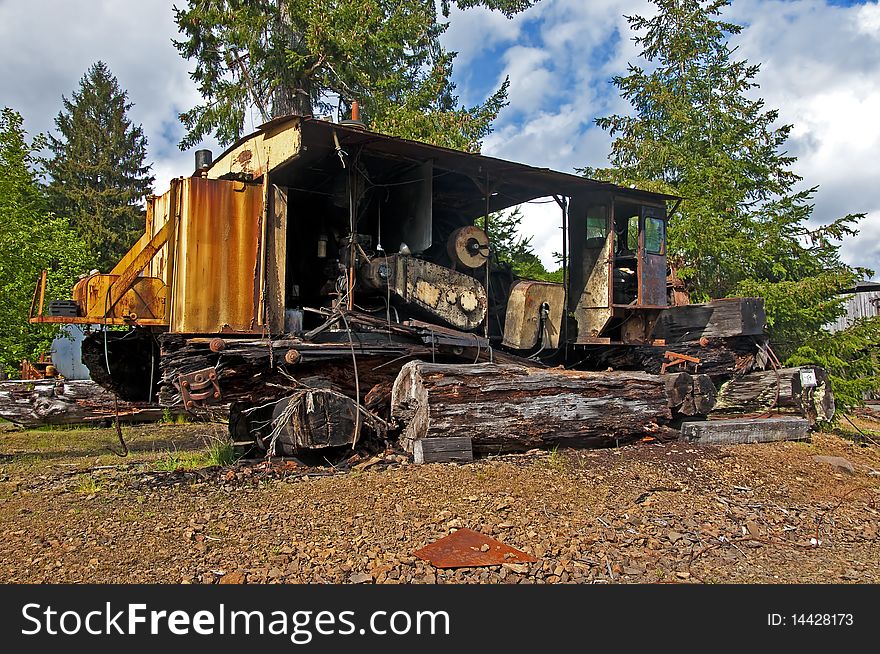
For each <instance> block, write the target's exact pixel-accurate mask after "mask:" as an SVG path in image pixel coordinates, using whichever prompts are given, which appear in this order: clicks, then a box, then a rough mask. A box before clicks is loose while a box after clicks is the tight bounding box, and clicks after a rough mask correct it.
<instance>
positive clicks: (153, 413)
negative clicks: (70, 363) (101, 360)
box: [0, 379, 164, 428]
mask: <svg viewBox="0 0 880 654" xmlns="http://www.w3.org/2000/svg"><path fill="white" fill-rule="evenodd" d="M163 415H164V410H163V409H162V408H160V407H157V406H155V405H149V404H146V403H133V402H124V401H122V400H120V401H119V419H120V420H121V421H123V422H151V421H156V420H161V419H162V417H163ZM115 416H116V397H115V395H114V394H113V393H112V392H110V391H108V390H106V389H105V388H103V387H101V386H99V385H98V384H97V383H95V382H93V381H89V380H62V379H58V380H56V379H40V380H31V381H4V382H0V418H3V419H5V420H8V421H10V422H12V423H15V424H16V425H20V426H22V427H27V428H34V427H42V426H45V425H75V424H86V423H94V422H99V421H106V420H114V419H115Z"/></svg>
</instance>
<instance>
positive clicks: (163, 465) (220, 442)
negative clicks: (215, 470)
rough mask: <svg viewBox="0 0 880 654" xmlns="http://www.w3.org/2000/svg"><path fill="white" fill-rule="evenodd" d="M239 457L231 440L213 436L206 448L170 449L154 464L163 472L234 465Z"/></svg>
mask: <svg viewBox="0 0 880 654" xmlns="http://www.w3.org/2000/svg"><path fill="white" fill-rule="evenodd" d="M237 459H238V457H237V456H236V454H235V448H234V447H233V446H232V443H231V442H230V441H228V440H226V439H220V438H213V439H211V440H210V442H209V443H208V446H207V448H206V449H204V450H197V451H195V452H179V451H177V450H173V451H168V452H166V453H165V454H164V455H163V456H162V457H160V458H159V459H158V460H157V461H156V462H155V463H154V466H155V468H156V470H161V471H163V472H174V471H175V470H198V469H199V468H209V467H211V466H228V465H232V464H233V463H235V462H236V460H237Z"/></svg>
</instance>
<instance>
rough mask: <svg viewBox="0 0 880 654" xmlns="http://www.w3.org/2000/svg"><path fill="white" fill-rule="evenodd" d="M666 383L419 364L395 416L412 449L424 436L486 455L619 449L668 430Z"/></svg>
mask: <svg viewBox="0 0 880 654" xmlns="http://www.w3.org/2000/svg"><path fill="white" fill-rule="evenodd" d="M665 383H666V381H665V379H663V378H662V377H659V376H655V375H648V374H645V373H640V372H629V373H627V372H617V373H590V372H578V371H572V370H562V369H549V370H546V369H536V368H527V367H524V366H517V365H497V364H471V365H443V364H432V363H424V362H421V361H413V362H410V363H408V364H407V365H406V366H404V367H403V369H402V370H401V372H400V375H398V377H397V380H396V381H395V383H394V388H393V391H392V399H391V412H392V416H393V417H395V418H397V419H398V420H399V421H401V422H402V424H403V431H402V433H401V445H402V446H403V447H404V449H406V450H407V451H410V452H411V451H412V450H413V447H414V443H415V442H416V441H417V440H419V439H422V438H435V437H465V436H469V437H471V438H472V440H473V447H474V451H475V452H486V453H498V452H513V451H523V450H528V449H531V448H535V447H553V446H556V445H562V446H574V447H601V446H613V445H615V444H618V443H624V442H628V441H633V440H636V439H638V438H642V437H644V436H649V435H650V436H655V437H658V436H659V437H662V436H666V435H667V434H668V433H669V430H668V429H667V428H665V427H664V426H663V425H665V423H667V422H668V421H669V419H670V418H671V417H672V414H671V411H670V409H669V407H668V406H667V397H666V388H665Z"/></svg>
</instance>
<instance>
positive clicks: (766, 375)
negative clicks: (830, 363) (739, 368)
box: [711, 366, 834, 425]
mask: <svg viewBox="0 0 880 654" xmlns="http://www.w3.org/2000/svg"><path fill="white" fill-rule="evenodd" d="M802 371H804V372H806V373H807V374H806V375H805V376H809V373H812V376H813V377H814V378H815V386H806V387H805V386H804V385H803V384H802V375H801V373H802ZM771 410H772V411H773V412H775V413H784V414H791V415H796V416H801V417H804V418H806V419H807V420H808V421H809V423H810V425H815V424H816V423H817V422H827V421H830V420H831V419H832V418H833V417H834V395H833V394H832V392H831V383H830V381H829V379H828V374H827V373H826V372H825V370H824V369H822V368H820V367H818V366H807V367H802V368H782V369H780V370H779V371H778V374H777V372H776V371H774V370H765V371H763V372H753V373H751V374H748V375H743V376H741V377H736V378H734V379H732V380H730V381H729V382H726V383H725V384H723V385H722V386H721V388H720V390H719V392H718V399H717V401H716V404H715V408H714V409H713V410H712V413H711V416H712V417H731V416H741V415H747V414H759V413H766V412H769V411H771Z"/></svg>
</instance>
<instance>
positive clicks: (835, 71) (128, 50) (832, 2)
mask: <svg viewBox="0 0 880 654" xmlns="http://www.w3.org/2000/svg"><path fill="white" fill-rule="evenodd" d="M182 2H183V0H178V3H179V4H182ZM173 4H174V2H173V1H170V0H139V1H138V2H125V1H123V0H67V1H65V2H58V1H57V0H0V89H2V91H0V104H3V105H8V106H11V107H13V108H14V109H17V110H18V111H20V112H21V113H22V114H23V115H24V117H25V126H26V128H27V129H28V130H29V131H31V132H40V131H47V130H50V129H51V128H52V127H53V123H52V121H53V118H54V116H55V115H56V114H57V112H58V110H59V108H60V101H61V95H62V94H65V95H68V96H69V95H70V94H71V92H72V91H73V90H74V89H75V88H76V87H77V83H78V80H79V78H80V77H81V76H82V74H83V72H84V71H85V70H86V68H87V67H88V66H89V65H90V64H91V63H92V62H94V61H95V60H97V59H102V60H104V61H105V62H107V64H108V65H109V66H110V69H111V70H112V71H113V73H114V74H116V76H117V77H118V78H119V81H120V83H121V84H122V86H123V87H124V88H126V89H128V91H129V96H130V99H131V100H132V102H134V104H135V106H134V108H133V110H132V112H131V115H132V118H133V119H134V121H135V122H138V123H142V124H143V126H144V130H145V132H146V134H147V137H148V139H149V157H150V159H151V160H152V161H153V165H154V172H155V174H156V176H157V185H156V190H157V191H158V192H162V191H164V190H165V188H167V184H168V180H169V179H170V178H172V177H175V176H179V175H185V174H188V173H189V172H190V170H191V168H192V152H185V153H182V152H180V151H179V150H178V149H177V142H178V141H179V139H180V137H181V135H182V128H181V126H180V124H179V123H178V121H177V114H178V113H179V112H180V111H183V110H186V109H188V108H190V107H191V106H192V105H193V104H194V103H196V102H197V101H198V99H199V96H198V93H197V91H196V89H195V87H194V85H193V83H192V82H191V80H190V79H189V77H188V71H189V69H190V64H189V63H188V62H186V61H184V60H182V59H181V58H180V57H179V55H178V54H177V51H176V49H175V48H174V46H173V45H172V43H171V39H172V38H174V37H175V34H176V31H175V30H176V28H175V24H174V20H173V14H172V11H171V7H172V5H173ZM649 11H651V5H650V4H649V3H648V2H647V0H591V1H589V2H587V1H585V0H542V1H541V2H539V3H538V4H537V5H536V6H534V7H532V8H531V9H529V10H527V11H526V12H524V13H523V14H520V15H519V16H517V17H515V18H514V19H512V20H508V19H505V18H504V17H503V16H500V15H498V14H493V13H492V12H488V11H486V10H482V9H476V10H469V11H467V12H459V11H453V13H452V14H451V16H450V19H449V20H450V28H449V30H448V32H447V33H446V35H445V36H444V42H445V44H446V46H447V47H448V48H450V49H452V50H456V51H458V52H459V56H458V59H457V60H456V73H455V80H456V82H457V84H458V92H459V95H460V97H461V99H462V101H464V102H465V103H468V104H475V103H477V102H480V101H482V100H483V99H484V98H485V97H486V96H487V95H488V94H489V93H491V92H492V91H493V90H494V89H496V88H497V87H498V85H499V84H500V83H501V80H502V79H503V78H504V76H505V75H509V76H510V79H511V89H510V106H508V107H507V108H505V109H504V110H503V112H502V114H501V115H500V116H499V119H498V121H497V122H496V125H495V128H496V129H495V131H494V133H493V134H491V135H490V136H489V137H488V138H487V139H486V140H485V142H484V152H486V153H487V154H491V155H493V156H499V157H503V158H508V159H513V160H516V161H522V162H525V163H530V164H534V165H538V166H548V167H551V168H556V169H559V170H564V171H571V170H572V169H573V168H575V167H579V166H584V165H593V166H601V165H604V164H605V163H606V157H607V153H608V151H609V146H610V140H609V138H608V135H607V134H605V133H604V132H602V131H601V130H599V129H598V128H596V127H595V125H594V123H593V120H594V119H595V118H596V117H597V116H602V115H607V114H610V113H617V112H624V111H626V110H627V106H626V105H625V104H624V103H623V102H622V101H621V100H620V98H619V97H618V96H617V93H616V89H615V88H614V87H613V86H611V85H610V83H609V80H610V78H611V76H613V75H614V74H619V73H623V72H625V70H626V64H627V62H629V61H632V62H635V61H636V60H637V52H636V50H635V46H634V45H633V43H632V41H631V34H630V32H629V29H628V27H627V25H626V21H625V19H624V18H623V16H624V15H625V14H643V13H646V12H649ZM724 17H725V18H726V19H729V20H732V21H734V22H737V23H739V24H742V25H746V26H747V27H746V29H745V30H744V32H743V33H742V34H741V35H739V36H738V37H736V38H735V40H734V42H733V44H734V45H735V46H737V47H738V48H739V50H738V52H739V54H740V55H741V56H742V57H745V58H747V59H748V60H749V61H750V62H752V63H760V64H761V72H760V74H759V76H758V82H759V83H760V84H761V88H760V91H759V92H760V94H761V95H762V96H763V97H764V98H765V99H766V100H767V106H768V107H775V108H778V109H780V119H781V121H783V122H785V123H792V124H794V126H795V127H794V130H793V132H792V137H791V139H790V142H789V144H788V151H789V152H790V153H791V154H794V155H796V156H797V157H798V158H799V159H798V163H797V166H796V172H798V173H799V174H801V175H802V176H803V177H804V178H805V181H804V183H805V184H806V185H809V186H814V185H818V186H819V191H818V193H817V195H816V198H815V201H816V208H815V212H814V217H815V219H816V220H817V221H824V220H831V219H833V218H836V217H838V216H840V215H844V214H846V213H850V212H867V213H868V218H867V219H866V220H865V221H864V222H863V223H862V226H861V230H862V233H861V234H860V235H859V236H858V237H857V238H854V239H848V240H847V241H846V242H845V243H844V245H843V254H844V257H845V259H846V260H847V262H849V263H851V264H854V265H861V266H867V267H872V268H874V269H875V270H878V271H880V183H878V180H880V157H878V156H877V153H880V120H878V119H877V117H878V116H880V75H878V72H877V71H880V7H878V4H877V2H876V1H872V2H864V3H856V2H847V1H841V0H734V2H733V4H732V6H731V7H729V8H728V10H727V11H726V12H725V16H724ZM253 121H254V124H257V123H258V122H259V121H258V119H257V118H256V117H254V119H253ZM204 145H206V146H207V147H212V148H214V149H215V150H216V149H217V146H216V144H213V143H210V142H208V143H206V144H204ZM558 222H559V217H558V213H557V210H555V209H554V208H553V205H530V206H529V207H528V208H527V211H526V219H525V221H524V226H523V227H524V231H525V232H526V233H528V234H531V235H533V237H534V238H533V243H534V245H535V247H536V249H537V251H538V253H539V254H540V255H541V257H542V258H543V259H544V260H545V262H547V263H550V262H551V257H552V252H553V251H554V250H559V249H560V244H561V236H560V232H559V229H558Z"/></svg>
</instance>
